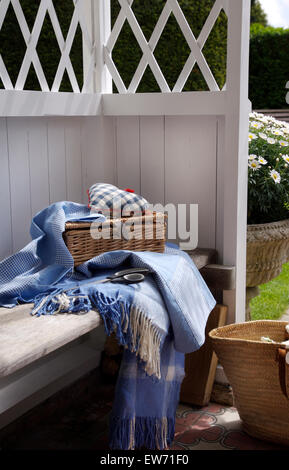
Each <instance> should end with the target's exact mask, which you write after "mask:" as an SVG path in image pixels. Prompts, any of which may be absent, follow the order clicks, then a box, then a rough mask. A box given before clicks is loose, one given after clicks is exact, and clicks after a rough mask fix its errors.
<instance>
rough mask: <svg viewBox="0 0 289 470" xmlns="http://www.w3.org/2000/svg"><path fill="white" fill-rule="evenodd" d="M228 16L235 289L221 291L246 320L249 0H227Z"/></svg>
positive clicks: (230, 248)
mask: <svg viewBox="0 0 289 470" xmlns="http://www.w3.org/2000/svg"><path fill="white" fill-rule="evenodd" d="M228 16H229V27H228V51H227V83H226V93H227V104H226V116H225V136H224V137H225V142H224V159H223V164H222V166H223V181H224V189H223V191H224V194H223V263H224V264H228V265H235V266H236V291H224V296H223V302H224V303H225V304H227V305H228V306H229V315H228V322H229V323H231V322H234V321H235V322H242V321H245V298H246V227H247V170H248V162H247V156H248V125H249V124H248V114H249V112H250V109H251V105H250V102H249V101H248V74H249V70H248V68H249V67H248V64H249V36H250V34H249V31H250V0H229V2H228Z"/></svg>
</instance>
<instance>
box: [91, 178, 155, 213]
mask: <svg viewBox="0 0 289 470" xmlns="http://www.w3.org/2000/svg"><path fill="white" fill-rule="evenodd" d="M88 196H89V207H90V208H91V209H92V210H96V211H99V212H102V213H103V214H104V215H112V216H113V217H119V216H120V215H129V214H130V212H133V215H134V216H136V215H141V214H142V213H143V212H144V211H145V210H146V208H147V207H148V201H147V200H146V199H144V198H143V197H142V196H139V195H138V194H135V193H132V192H128V191H124V190H122V189H119V188H117V187H116V186H113V185H112V184H107V183H96V184H94V185H92V186H91V187H90V189H89V191H88ZM112 210H113V214H111V211H112Z"/></svg>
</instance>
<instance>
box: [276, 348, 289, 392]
mask: <svg viewBox="0 0 289 470" xmlns="http://www.w3.org/2000/svg"><path fill="white" fill-rule="evenodd" d="M287 352H289V351H288V350H287V349H285V348H279V349H278V359H279V381H280V386H281V390H282V392H283V394H284V395H285V397H286V398H287V399H288V400H289V393H288V388H289V384H288V368H289V364H287V362H286V354H287Z"/></svg>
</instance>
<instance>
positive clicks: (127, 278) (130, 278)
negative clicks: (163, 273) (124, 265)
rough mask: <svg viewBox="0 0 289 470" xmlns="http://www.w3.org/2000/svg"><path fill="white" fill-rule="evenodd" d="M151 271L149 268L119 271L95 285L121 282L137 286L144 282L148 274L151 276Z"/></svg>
mask: <svg viewBox="0 0 289 470" xmlns="http://www.w3.org/2000/svg"><path fill="white" fill-rule="evenodd" d="M150 272H151V271H150V270H149V269H147V268H130V269H124V270H123V271H118V272H117V273H115V274H112V275H111V276H107V277H106V278H105V279H102V280H101V281H96V282H95V284H103V283H105V282H121V283H124V284H135V283H138V282H142V281H144V279H145V276H146V275H147V274H150Z"/></svg>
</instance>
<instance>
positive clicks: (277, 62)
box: [249, 24, 289, 109]
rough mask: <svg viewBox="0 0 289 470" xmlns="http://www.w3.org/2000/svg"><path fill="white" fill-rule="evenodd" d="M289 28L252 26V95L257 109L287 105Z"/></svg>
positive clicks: (250, 94) (250, 82) (286, 106)
mask: <svg viewBox="0 0 289 470" xmlns="http://www.w3.org/2000/svg"><path fill="white" fill-rule="evenodd" d="M288 56H289V29H283V28H272V27H269V26H268V27H264V26H261V25H258V24H254V25H252V26H251V40H250V78H249V90H250V92H249V96H250V100H251V101H252V103H253V108H254V109H274V108H275V109H279V108H288V104H287V103H286V101H285V97H286V93H287V91H288V90H287V91H286V89H285V86H286V83H287V82H288V81H289V60H288Z"/></svg>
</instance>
